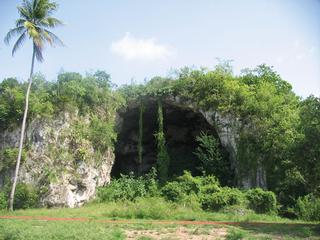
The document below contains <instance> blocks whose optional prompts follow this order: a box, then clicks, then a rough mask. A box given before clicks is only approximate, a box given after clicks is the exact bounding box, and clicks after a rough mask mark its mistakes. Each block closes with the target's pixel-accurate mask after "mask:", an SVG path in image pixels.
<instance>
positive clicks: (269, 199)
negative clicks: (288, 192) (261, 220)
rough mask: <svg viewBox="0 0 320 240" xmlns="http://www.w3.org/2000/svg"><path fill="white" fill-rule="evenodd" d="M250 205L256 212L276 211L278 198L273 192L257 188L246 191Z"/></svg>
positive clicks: (269, 212)
mask: <svg viewBox="0 0 320 240" xmlns="http://www.w3.org/2000/svg"><path fill="white" fill-rule="evenodd" d="M246 198H247V200H248V206H249V208H250V209H252V210H254V211H255V212H256V213H268V214H272V213H276V212H277V199H276V196H275V194H274V193H273V192H271V191H264V190H263V189H261V188H255V189H251V190H248V191H247V192H246Z"/></svg>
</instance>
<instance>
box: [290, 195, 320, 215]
mask: <svg viewBox="0 0 320 240" xmlns="http://www.w3.org/2000/svg"><path fill="white" fill-rule="evenodd" d="M295 208H296V213H297V215H298V217H299V218H300V219H303V220H307V221H320V198H317V197H316V196H314V195H313V194H308V195H306V196H304V197H300V198H299V199H298V200H297V203H296V207H295Z"/></svg>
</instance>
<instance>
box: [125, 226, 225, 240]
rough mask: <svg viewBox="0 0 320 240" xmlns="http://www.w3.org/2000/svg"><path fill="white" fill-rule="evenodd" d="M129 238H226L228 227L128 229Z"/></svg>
mask: <svg viewBox="0 0 320 240" xmlns="http://www.w3.org/2000/svg"><path fill="white" fill-rule="evenodd" d="M125 232H126V237H127V239H133V240H151V239H152V240H161V239H162V240H165V239H166V240H185V239H188V240H211V239H225V237H226V235H227V228H224V227H213V226H210V227H208V228H201V227H195V228H187V227H178V228H162V229H153V230H126V231H125Z"/></svg>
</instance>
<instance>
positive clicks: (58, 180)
mask: <svg viewBox="0 0 320 240" xmlns="http://www.w3.org/2000/svg"><path fill="white" fill-rule="evenodd" d="M79 121H81V122H82V123H84V124H83V125H82V126H83V127H86V124H85V123H87V124H88V118H85V117H79V116H78V114H73V115H72V114H69V113H63V114H61V115H59V116H57V117H55V118H54V119H46V120H44V119H35V120H33V121H31V122H30V123H29V124H28V127H27V131H26V145H25V146H26V148H27V150H26V159H25V161H24V162H23V163H22V164H21V168H20V173H19V180H18V181H19V182H25V183H29V184H31V185H33V186H35V187H37V188H39V191H40V192H41V198H40V203H41V205H43V206H49V207H52V206H66V207H77V206H81V205H82V204H83V203H84V202H86V201H88V200H90V199H91V198H93V197H94V195H95V193H96V189H97V187H99V186H103V185H105V184H107V183H108V182H110V172H111V168H112V165H113V162H114V153H113V151H112V149H107V150H106V151H104V152H103V153H101V152H100V153H99V154H97V152H96V150H95V149H94V146H93V144H92V143H91V142H90V141H88V140H86V139H82V138H81V137H79V136H78V135H77V134H76V132H75V129H74V127H73V126H74V125H75V124H76V123H77V122H79ZM19 137H20V131H19V128H16V129H14V130H6V131H5V132H2V133H0V139H1V141H0V151H1V150H4V149H7V148H16V147H18V141H19ZM6 176H10V177H11V178H12V177H13V168H12V169H9V170H7V171H5V172H2V173H1V174H0V187H1V185H3V184H4V181H5V177H6Z"/></svg>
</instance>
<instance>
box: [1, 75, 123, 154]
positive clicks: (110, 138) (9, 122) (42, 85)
mask: <svg viewBox="0 0 320 240" xmlns="http://www.w3.org/2000/svg"><path fill="white" fill-rule="evenodd" d="M111 86H112V84H111V82H110V76H109V75H108V74H106V73H105V72H103V71H97V72H96V73H94V74H87V76H85V77H83V76H81V75H80V74H79V73H72V72H66V73H61V74H59V75H58V79H57V81H54V82H49V81H46V80H45V79H44V77H43V76H42V75H37V76H35V77H34V80H33V85H32V92H31V95H30V108H29V115H28V116H29V121H30V120H32V119H34V118H36V117H43V118H50V117H53V116H55V115H59V114H61V112H62V111H67V112H68V111H69V112H78V113H79V115H80V116H85V115H87V116H89V117H90V119H91V121H90V128H89V130H88V132H83V131H82V130H83V127H81V126H75V128H77V127H78V131H77V133H78V134H79V135H81V136H83V137H86V138H88V140H90V141H92V142H94V144H95V146H96V147H97V148H99V149H105V148H107V147H110V146H113V143H114V141H115V140H116V133H115V132H114V113H115V111H116V109H117V108H118V107H120V106H122V105H123V103H124V102H123V99H122V97H121V96H120V95H119V94H117V93H116V92H114V91H112V89H111ZM26 87H27V85H26V84H25V83H19V82H18V81H17V80H16V79H14V78H9V79H5V80H4V81H2V82H1V83H0V93H1V94H0V131H1V130H4V129H7V128H9V127H14V126H16V125H17V124H18V123H20V121H21V119H22V113H23V107H24V106H23V102H24V93H25V91H26Z"/></svg>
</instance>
